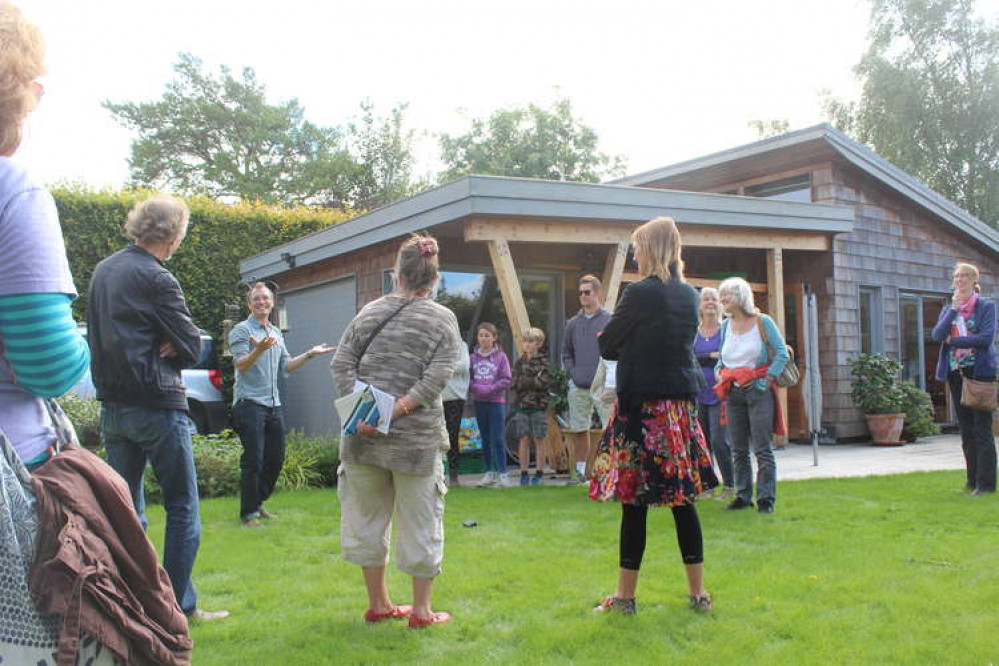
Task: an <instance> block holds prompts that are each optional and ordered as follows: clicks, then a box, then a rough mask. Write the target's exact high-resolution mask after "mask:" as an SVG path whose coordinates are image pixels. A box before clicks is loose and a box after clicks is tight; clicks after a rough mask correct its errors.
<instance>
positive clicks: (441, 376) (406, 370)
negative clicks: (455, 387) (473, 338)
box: [330, 294, 461, 474]
mask: <svg viewBox="0 0 999 666" xmlns="http://www.w3.org/2000/svg"><path fill="white" fill-rule="evenodd" d="M404 300H406V299H404V298H403V297H402V296H398V295H395V294H389V295H388V296H383V297H381V298H379V299H378V300H376V301H373V302H371V303H368V304H367V305H366V306H364V308H362V309H361V311H360V312H359V313H358V314H357V316H356V317H354V320H353V321H351V322H350V324H349V325H348V326H347V330H346V331H344V333H343V337H342V338H341V339H340V344H339V345H338V346H337V351H336V355H335V356H334V357H333V361H332V362H331V363H330V368H331V370H332V372H333V383H334V385H335V386H336V390H337V393H338V394H339V395H341V396H342V395H346V394H347V393H350V392H351V391H352V390H353V388H354V380H356V379H360V380H361V381H363V382H367V383H369V384H371V385H372V386H374V387H375V388H379V389H381V390H383V391H386V392H388V393H391V394H392V395H394V396H397V397H402V396H409V398H410V399H411V400H414V401H415V402H416V403H418V404H419V407H417V408H416V409H415V410H413V413H412V414H408V415H403V416H400V417H399V418H398V419H396V420H394V421H393V422H392V426H391V428H390V429H389V433H388V435H381V434H379V435H375V436H363V435H344V436H343V437H342V439H341V443H340V459H341V460H343V461H344V462H348V463H357V464H362V465H373V466H376V467H383V468H385V469H390V470H392V471H395V472H402V473H407V474H432V473H434V472H435V471H437V470H438V469H440V464H441V452H442V451H445V450H447V449H448V447H449V446H450V444H449V441H448V437H447V430H446V429H445V428H444V408H443V406H442V405H441V391H442V390H443V389H444V386H445V385H446V384H447V381H448V379H450V378H451V375H452V374H453V372H454V366H455V362H456V361H457V359H458V353H459V350H458V348H459V346H460V345H461V339H460V338H459V335H458V321H457V320H456V319H455V316H454V313H452V312H451V311H450V310H448V309H447V308H445V307H444V306H443V305H440V304H438V303H435V302H434V301H431V300H429V299H425V298H420V299H414V300H413V302H412V303H411V304H409V305H408V306H407V307H406V308H404V309H403V310H402V311H400V312H399V314H398V315H396V316H395V317H393V319H392V320H391V321H389V323H388V324H387V325H386V326H385V327H384V328H383V329H382V330H381V331H380V332H379V333H378V335H377V336H375V338H374V340H373V341H372V342H371V344H370V346H369V347H368V349H367V351H366V352H365V353H364V357H363V358H360V359H359V358H358V354H359V352H360V351H361V348H362V347H363V346H364V344H365V342H367V340H368V338H369V337H371V333H372V332H373V331H374V330H375V328H377V326H378V325H379V324H380V323H381V322H382V321H384V320H385V319H386V318H387V317H389V316H390V315H391V314H392V313H393V312H395V311H396V310H397V309H398V308H399V306H400V305H402V303H403V301H404Z"/></svg>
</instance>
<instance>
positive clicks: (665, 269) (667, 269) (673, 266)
mask: <svg viewBox="0 0 999 666" xmlns="http://www.w3.org/2000/svg"><path fill="white" fill-rule="evenodd" d="M631 243H632V244H633V245H634V246H635V247H637V248H639V249H640V250H641V251H642V252H641V262H640V265H639V266H638V271H639V272H640V273H643V274H644V275H655V276H656V277H658V278H659V279H660V280H662V281H663V282H665V281H667V280H669V279H670V278H671V277H674V278H676V279H678V280H680V281H683V259H682V258H681V253H682V246H681V243H680V230H679V229H677V228H676V220H674V219H673V218H672V217H665V216H664V217H657V218H655V219H653V220H649V221H648V222H646V223H645V224H643V225H642V226H640V227H638V228H637V229H635V231H634V233H632V234H631Z"/></svg>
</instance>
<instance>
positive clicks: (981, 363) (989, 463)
mask: <svg viewBox="0 0 999 666" xmlns="http://www.w3.org/2000/svg"><path fill="white" fill-rule="evenodd" d="M978 277H979V275H978V269H977V268H976V267H974V266H972V265H971V264H958V265H957V266H955V267H954V297H953V299H952V300H951V304H950V305H949V306H946V307H944V309H943V311H942V312H941V313H940V319H939V320H938V321H937V325H936V326H934V327H933V339H934V340H936V341H937V342H942V343H943V344H942V345H940V357H939V358H938V359H937V372H936V378H937V380H939V381H946V382H947V384H948V385H949V386H950V391H951V396H952V398H953V402H954V409H955V411H956V412H957V424H958V428H959V429H960V431H961V448H962V449H963V450H964V462H965V466H966V467H967V473H968V476H967V485H966V486H965V488H966V490H967V491H968V492H970V493H971V494H972V495H981V494H982V493H994V492H995V491H996V444H995V437H993V436H992V412H991V411H988V412H985V411H980V410H976V409H970V408H968V407H965V406H964V405H962V404H961V389H962V388H963V385H964V380H965V379H974V380H977V381H980V382H994V381H995V379H996V354H995V347H994V345H995V338H996V306H995V303H993V302H992V301H990V300H989V299H987V298H982V297H981V296H980V292H981V287H980V286H979V284H978Z"/></svg>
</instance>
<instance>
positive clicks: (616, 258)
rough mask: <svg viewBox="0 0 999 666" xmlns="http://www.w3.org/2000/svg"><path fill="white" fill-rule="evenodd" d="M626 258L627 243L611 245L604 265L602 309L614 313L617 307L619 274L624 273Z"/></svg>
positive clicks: (619, 284)
mask: <svg viewBox="0 0 999 666" xmlns="http://www.w3.org/2000/svg"><path fill="white" fill-rule="evenodd" d="M627 258H628V243H625V242H620V243H618V244H617V245H612V246H611V248H610V251H609V252H608V253H607V263H606V264H605V265H604V277H603V284H604V309H605V310H607V311H608V312H613V311H614V306H615V305H617V292H618V291H620V290H621V274H622V273H624V262H625V259H627Z"/></svg>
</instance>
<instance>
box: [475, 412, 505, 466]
mask: <svg viewBox="0 0 999 666" xmlns="http://www.w3.org/2000/svg"><path fill="white" fill-rule="evenodd" d="M505 408H506V405H504V404H503V403H502V402H476V403H475V420H476V421H477V422H478V424H479V435H481V436H482V458H483V462H485V464H486V471H487V472H497V473H501V474H504V473H506V439H505V437H504V435H505V433H504V432H503V431H504V429H505V428H504V426H505V425H506V424H505V422H504V418H505V413H504V412H505V411H506V409H505Z"/></svg>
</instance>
